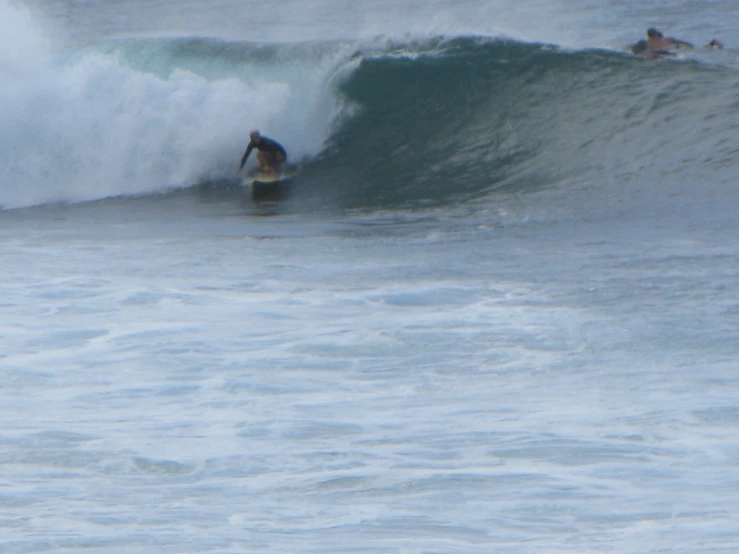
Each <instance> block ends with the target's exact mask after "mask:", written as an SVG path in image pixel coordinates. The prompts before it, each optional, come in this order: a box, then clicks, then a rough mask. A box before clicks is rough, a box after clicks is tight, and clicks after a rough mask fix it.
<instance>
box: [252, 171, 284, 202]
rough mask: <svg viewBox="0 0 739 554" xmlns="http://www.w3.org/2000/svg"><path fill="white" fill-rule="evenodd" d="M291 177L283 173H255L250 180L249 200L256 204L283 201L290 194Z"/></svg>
mask: <svg viewBox="0 0 739 554" xmlns="http://www.w3.org/2000/svg"><path fill="white" fill-rule="evenodd" d="M291 183H292V176H290V175H287V174H285V173H257V174H256V175H254V176H253V177H252V178H251V182H250V183H249V188H250V189H251V199H252V200H254V201H256V202H269V201H275V200H284V199H285V198H287V196H288V195H289V193H290V184H291Z"/></svg>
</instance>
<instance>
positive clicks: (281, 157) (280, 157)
mask: <svg viewBox="0 0 739 554" xmlns="http://www.w3.org/2000/svg"><path fill="white" fill-rule="evenodd" d="M283 163H285V154H283V153H282V152H275V169H277V168H278V167H280V166H281V165H282V164H283Z"/></svg>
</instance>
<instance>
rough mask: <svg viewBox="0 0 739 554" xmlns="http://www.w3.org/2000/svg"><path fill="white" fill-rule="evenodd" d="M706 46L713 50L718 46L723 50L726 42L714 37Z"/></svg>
mask: <svg viewBox="0 0 739 554" xmlns="http://www.w3.org/2000/svg"><path fill="white" fill-rule="evenodd" d="M706 48H710V49H711V50H713V48H718V49H719V50H723V49H724V43H723V42H721V41H720V40H716V39H713V40H711V42H709V43H708V44H706Z"/></svg>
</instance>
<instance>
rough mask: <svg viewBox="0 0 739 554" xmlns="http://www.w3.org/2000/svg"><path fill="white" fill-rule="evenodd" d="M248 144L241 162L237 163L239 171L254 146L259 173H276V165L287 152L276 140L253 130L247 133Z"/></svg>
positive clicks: (284, 158)
mask: <svg viewBox="0 0 739 554" xmlns="http://www.w3.org/2000/svg"><path fill="white" fill-rule="evenodd" d="M249 138H250V139H251V141H250V142H249V146H247V147H246V152H244V156H243V157H242V158H241V164H239V171H238V172H239V173H241V170H242V169H244V164H245V163H246V159H247V158H248V157H249V154H251V151H252V150H254V149H255V148H256V149H257V150H258V152H257V161H258V162H259V169H258V171H259V173H267V174H270V175H274V174H275V173H277V167H278V166H279V165H280V164H281V163H283V162H284V161H285V160H286V159H287V152H285V149H284V148H283V147H282V145H281V144H280V143H279V142H277V141H276V140H272V139H271V138H267V137H263V136H262V135H260V134H259V131H257V130H254V131H251V132H250V133H249Z"/></svg>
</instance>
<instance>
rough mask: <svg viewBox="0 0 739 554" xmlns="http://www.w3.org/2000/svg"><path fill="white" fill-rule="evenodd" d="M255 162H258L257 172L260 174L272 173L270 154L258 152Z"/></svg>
mask: <svg viewBox="0 0 739 554" xmlns="http://www.w3.org/2000/svg"><path fill="white" fill-rule="evenodd" d="M257 160H258V161H259V172H260V173H272V172H273V171H274V169H273V168H272V154H271V153H270V152H267V151H266V150H260V151H259V152H258V153H257Z"/></svg>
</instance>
